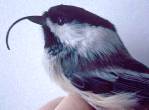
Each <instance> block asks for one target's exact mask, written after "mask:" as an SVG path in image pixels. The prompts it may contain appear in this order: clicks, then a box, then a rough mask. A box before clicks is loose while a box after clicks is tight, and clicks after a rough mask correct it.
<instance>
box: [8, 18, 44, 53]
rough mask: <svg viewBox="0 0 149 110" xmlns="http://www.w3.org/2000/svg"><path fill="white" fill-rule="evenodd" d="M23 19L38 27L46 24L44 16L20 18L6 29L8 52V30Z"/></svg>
mask: <svg viewBox="0 0 149 110" xmlns="http://www.w3.org/2000/svg"><path fill="white" fill-rule="evenodd" d="M24 19H28V20H29V21H31V22H33V23H36V24H39V25H45V24H46V17H45V16H26V17H23V18H20V19H18V20H17V21H15V22H14V23H13V24H12V25H11V26H10V27H9V29H8V31H7V35H6V46H7V48H8V50H10V47H9V43H8V38H9V33H10V30H11V29H12V28H13V26H14V25H15V24H17V23H18V22H20V21H22V20H24Z"/></svg>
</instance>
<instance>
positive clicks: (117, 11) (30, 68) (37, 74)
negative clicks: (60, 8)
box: [0, 0, 149, 110]
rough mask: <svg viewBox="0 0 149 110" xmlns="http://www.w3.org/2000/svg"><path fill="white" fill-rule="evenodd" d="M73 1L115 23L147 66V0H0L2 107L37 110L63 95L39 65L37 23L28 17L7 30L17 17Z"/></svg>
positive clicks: (40, 50)
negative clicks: (9, 49)
mask: <svg viewBox="0 0 149 110" xmlns="http://www.w3.org/2000/svg"><path fill="white" fill-rule="evenodd" d="M58 4H67V5H75V6H79V7H82V8H85V9H87V10H89V11H91V12H93V13H95V14H97V15H99V16H101V17H104V18H106V19H108V20H109V21H111V22H112V23H113V24H115V26H116V28H117V30H118V33H119V35H120V37H121V39H122V41H123V42H124V44H125V46H126V47H127V48H128V50H129V52H130V53H131V54H132V56H133V57H135V58H136V59H138V60H139V61H140V62H142V63H144V64H146V65H148V66H149V12H148V10H149V1H147V0H82V1H81V0H0V110H10V109H11V110H37V109H38V108H39V107H41V106H42V105H44V104H45V103H47V102H48V101H49V100H52V99H54V98H56V97H58V96H64V95H67V93H65V92H64V91H63V90H61V89H60V88H59V87H58V86H57V85H55V84H54V83H53V82H52V81H50V79H49V76H48V73H47V72H46V71H45V69H44V67H43V62H42V59H43V52H44V51H43V46H44V42H43V33H42V30H41V27H40V26H39V25H36V24H34V23H31V22H29V21H27V20H24V21H22V22H20V23H18V24H17V25H16V26H15V27H14V28H13V29H12V30H11V33H10V36H9V37H10V38H9V44H10V47H11V51H8V50H7V48H6V45H5V37H6V32H7V29H8V28H9V26H10V25H11V24H12V23H13V22H14V21H15V20H17V19H18V18H21V17H24V16H28V15H41V14H42V13H43V12H44V11H47V10H48V9H49V8H50V7H51V6H54V5H58Z"/></svg>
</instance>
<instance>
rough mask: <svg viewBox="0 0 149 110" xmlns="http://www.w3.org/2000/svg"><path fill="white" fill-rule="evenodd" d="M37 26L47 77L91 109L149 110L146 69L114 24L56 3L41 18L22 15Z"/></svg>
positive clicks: (147, 71) (148, 72) (76, 8)
mask: <svg viewBox="0 0 149 110" xmlns="http://www.w3.org/2000/svg"><path fill="white" fill-rule="evenodd" d="M23 19H28V20H30V21H32V22H34V23H37V24H40V25H41V26H42V29H43V32H44V39H45V46H44V48H45V50H46V54H47V58H48V59H47V61H48V62H49V68H50V69H49V70H50V76H51V77H52V78H53V79H54V80H55V81H56V82H57V83H58V84H59V85H60V86H61V87H62V88H63V89H65V90H66V91H68V92H77V93H78V94H80V96H81V97H82V98H83V99H84V100H86V101H87V102H88V103H89V104H90V105H92V106H93V107H94V108H96V109H97V110H98V109H101V108H102V109H105V110H106V109H110V110H149V68H148V67H146V66H145V65H143V64H141V63H140V62H138V61H137V60H135V59H134V58H133V57H132V56H131V55H130V54H129V52H128V51H127V49H126V48H125V46H124V45H123V43H122V41H121V40H120V38H119V35H118V33H117V30H116V28H115V27H114V25H113V24H112V23H110V22H109V21H108V20H105V19H103V18H101V17H99V16H97V15H95V14H93V13H91V12H89V11H87V10H85V9H82V8H79V7H75V6H68V5H58V6H54V7H51V8H50V9H49V10H48V11H47V12H45V13H44V14H43V15H42V16H27V17H23V18H21V19H19V20H17V21H16V22H14V23H13V24H12V26H11V27H10V29H9V30H8V33H7V37H6V42H7V47H8V49H10V48H9V45H8V35H9V32H10V30H11V28H12V27H13V26H14V25H15V24H16V23H17V22H19V21H21V20H23Z"/></svg>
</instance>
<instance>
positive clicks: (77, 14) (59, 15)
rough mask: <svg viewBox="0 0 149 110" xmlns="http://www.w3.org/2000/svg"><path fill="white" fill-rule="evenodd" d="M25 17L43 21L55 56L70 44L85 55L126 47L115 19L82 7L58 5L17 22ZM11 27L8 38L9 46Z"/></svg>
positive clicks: (105, 52)
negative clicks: (112, 19) (118, 32)
mask: <svg viewBox="0 0 149 110" xmlns="http://www.w3.org/2000/svg"><path fill="white" fill-rule="evenodd" d="M23 19H28V20H30V21H32V22H34V23H37V24H40V25H42V28H43V31H44V39H45V46H44V47H45V49H46V50H48V52H49V54H52V55H54V56H55V55H57V54H59V53H61V52H62V51H63V50H65V49H66V48H69V49H75V50H77V52H78V53H79V54H81V55H85V56H86V55H89V54H88V53H95V54H98V53H103V54H107V53H110V52H114V51H116V50H117V49H119V48H123V44H122V42H121V40H120V39H119V37H118V35H117V32H116V29H115V27H114V25H113V24H112V23H110V22H109V21H108V20H105V19H103V18H101V17H99V16H97V15H95V14H93V13H91V12H89V11H87V10H85V9H82V8H79V7H75V6H68V5H57V6H54V7H51V8H50V9H49V10H48V11H46V12H45V13H44V14H43V15H42V16H28V17H24V18H21V19H19V20H17V21H16V22H15V23H14V24H13V25H15V24H16V23H17V22H19V21H21V20H23ZM13 25H12V26H11V27H10V29H11V28H12V27H13ZM10 29H9V31H10ZM9 31H8V34H7V39H6V41H7V47H8V48H9V45H8V35H9Z"/></svg>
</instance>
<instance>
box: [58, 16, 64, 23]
mask: <svg viewBox="0 0 149 110" xmlns="http://www.w3.org/2000/svg"><path fill="white" fill-rule="evenodd" d="M58 24H59V25H63V24H64V22H63V18H61V17H58Z"/></svg>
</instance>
